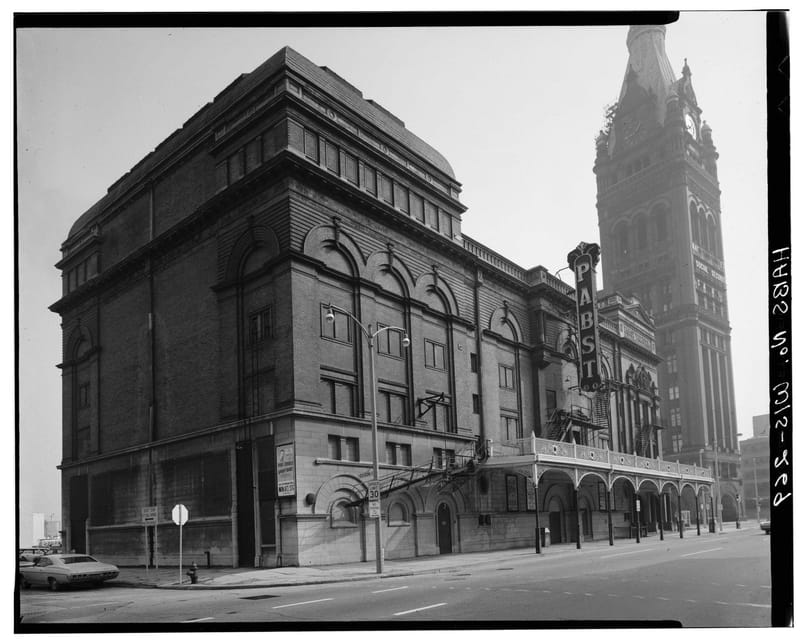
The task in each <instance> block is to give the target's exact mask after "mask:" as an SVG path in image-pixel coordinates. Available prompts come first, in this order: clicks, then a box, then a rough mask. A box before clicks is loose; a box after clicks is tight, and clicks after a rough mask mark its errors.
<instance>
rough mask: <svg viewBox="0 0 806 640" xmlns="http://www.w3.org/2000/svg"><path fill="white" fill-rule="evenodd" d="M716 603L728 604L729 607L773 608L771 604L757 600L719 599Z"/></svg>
mask: <svg viewBox="0 0 806 640" xmlns="http://www.w3.org/2000/svg"><path fill="white" fill-rule="evenodd" d="M714 604H726V605H728V606H729V607H761V608H762V609H771V608H772V605H771V604H757V603H755V602H720V601H719V600H717V601H716V602H715V603H714Z"/></svg>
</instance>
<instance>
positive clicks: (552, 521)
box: [549, 511, 563, 544]
mask: <svg viewBox="0 0 806 640" xmlns="http://www.w3.org/2000/svg"><path fill="white" fill-rule="evenodd" d="M562 521H563V514H562V512H561V511H550V512H549V539H550V540H551V544H560V543H561V542H562V541H563V529H562Z"/></svg>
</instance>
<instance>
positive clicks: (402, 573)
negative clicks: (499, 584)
mask: <svg viewBox="0 0 806 640" xmlns="http://www.w3.org/2000/svg"><path fill="white" fill-rule="evenodd" d="M743 531H748V530H747V529H744V528H742V529H738V530H733V529H731V530H727V531H720V532H716V534H715V535H717V536H719V535H726V534H729V533H737V532H743ZM710 535H714V534H710ZM524 549H525V548H524ZM588 550H590V549H585V548H584V547H583V549H581V550H580V549H575V548H568V549H559V550H557V551H556V552H554V553H548V554H544V555H543V556H542V557H544V558H545V557H551V556H555V557H561V556H564V555H566V554H568V553H574V552H579V551H582V552H585V551H588ZM528 555H529V557H535V556H537V554H528ZM497 562H501V558H491V559H489V560H483V559H476V561H475V562H474V565H479V564H490V563H497ZM462 568H465V565H464V564H462V563H461V562H459V563H457V564H455V565H451V566H446V567H439V568H423V569H407V570H403V569H401V570H399V571H395V572H390V573H384V574H381V575H377V574H369V575H358V576H342V577H333V578H330V577H327V578H314V577H311V578H302V579H300V580H295V581H283V582H271V583H266V582H263V583H259V584H255V583H252V584H249V583H246V584H244V583H241V584H225V585H217V584H195V585H191V584H182V585H178V584H157V583H142V582H130V581H122V580H115V581H110V582H107V583H106V584H107V585H108V586H114V587H128V588H134V589H168V590H174V591H194V590H198V591H225V590H235V589H270V588H275V587H280V588H287V587H299V586H304V585H316V584H333V583H339V582H359V581H366V580H378V579H384V578H401V577H407V576H414V575H422V574H430V573H443V572H451V571H457V570H459V569H462ZM214 579H215V578H213V580H214Z"/></svg>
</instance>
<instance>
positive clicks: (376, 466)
mask: <svg viewBox="0 0 806 640" xmlns="http://www.w3.org/2000/svg"><path fill="white" fill-rule="evenodd" d="M335 311H338V312H339V313H343V314H344V315H346V316H347V317H348V318H350V319H351V320H352V321H353V322H354V323H355V325H356V326H357V327H358V328H359V329H361V332H362V333H363V334H364V336H365V337H366V338H367V344H368V345H369V377H370V384H371V389H372V390H371V397H370V411H371V415H370V423H371V424H372V479H373V480H374V481H375V484H376V485H377V482H378V479H379V475H380V462H379V461H378V411H377V399H376V397H375V396H376V395H377V391H376V380H375V338H377V337H378V334H380V333H382V332H384V331H397V332H399V333H402V334H403V348H404V349H405V348H408V346H409V344H411V341H410V340H409V336H408V334H407V332H406V330H405V329H402V328H400V327H381V328H380V329H378V330H376V331H374V332H373V331H372V325H371V324H369V325H367V326H366V327H364V325H363V324H361V321H360V320H359V319H358V318H356V317H355V316H354V315H353V314H352V313H350V312H349V311H347V310H346V309H342V308H341V307H337V306H335V305H333V304H329V305H328V308H327V315H326V316H325V319H326V320H327V321H328V322H334V321H335V320H336V314H335V313H334V312H335ZM381 520H382V518H381V514H380V513H379V514H378V517H377V518H375V571H376V573H383V529H382V527H381Z"/></svg>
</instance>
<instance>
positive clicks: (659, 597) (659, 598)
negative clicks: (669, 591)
mask: <svg viewBox="0 0 806 640" xmlns="http://www.w3.org/2000/svg"><path fill="white" fill-rule="evenodd" d="M668 599H669V598H664V597H663V596H658V600H668Z"/></svg>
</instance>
